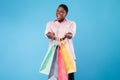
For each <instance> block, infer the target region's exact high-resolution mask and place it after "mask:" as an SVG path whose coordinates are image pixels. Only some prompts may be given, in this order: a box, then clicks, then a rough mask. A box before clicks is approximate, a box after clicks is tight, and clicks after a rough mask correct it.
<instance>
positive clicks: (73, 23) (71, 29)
mask: <svg viewBox="0 0 120 80" xmlns="http://www.w3.org/2000/svg"><path fill="white" fill-rule="evenodd" d="M69 32H71V33H72V35H73V37H74V36H75V34H76V23H75V22H74V21H72V22H71V25H70V27H69Z"/></svg>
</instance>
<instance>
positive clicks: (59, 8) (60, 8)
mask: <svg viewBox="0 0 120 80" xmlns="http://www.w3.org/2000/svg"><path fill="white" fill-rule="evenodd" d="M57 10H65V9H64V8H63V7H58V8H57Z"/></svg>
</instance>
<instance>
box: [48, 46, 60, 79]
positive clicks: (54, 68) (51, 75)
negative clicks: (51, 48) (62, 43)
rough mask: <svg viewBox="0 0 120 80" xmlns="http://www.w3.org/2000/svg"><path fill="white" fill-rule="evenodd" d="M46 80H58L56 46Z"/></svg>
mask: <svg viewBox="0 0 120 80" xmlns="http://www.w3.org/2000/svg"><path fill="white" fill-rule="evenodd" d="M48 80H58V46H57V47H56V50H55V53H54V57H53V61H52V65H51V69H50V73H49V77H48Z"/></svg>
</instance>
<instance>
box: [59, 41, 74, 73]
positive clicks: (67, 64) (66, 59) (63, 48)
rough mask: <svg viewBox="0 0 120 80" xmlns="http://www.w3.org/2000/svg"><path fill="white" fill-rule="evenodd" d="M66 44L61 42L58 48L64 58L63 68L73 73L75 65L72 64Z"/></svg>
mask: <svg viewBox="0 0 120 80" xmlns="http://www.w3.org/2000/svg"><path fill="white" fill-rule="evenodd" d="M66 45H67V44H66V43H65V42H62V43H61V45H60V49H61V53H62V57H63V60H64V64H65V68H66V72H67V73H68V74H69V73H73V72H76V67H75V64H74V61H73V59H72V58H71V56H70V53H69V52H68V50H67V48H66V47H67V46H66Z"/></svg>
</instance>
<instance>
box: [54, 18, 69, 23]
mask: <svg viewBox="0 0 120 80" xmlns="http://www.w3.org/2000/svg"><path fill="white" fill-rule="evenodd" d="M56 21H57V19H55V20H54V22H56ZM65 21H67V19H66V18H65V19H64V20H63V21H62V22H61V23H63V22H65ZM57 22H58V21H57Z"/></svg>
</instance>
